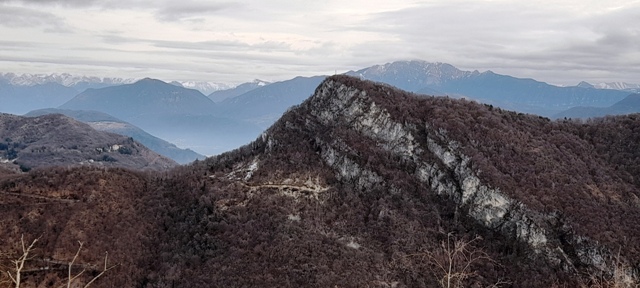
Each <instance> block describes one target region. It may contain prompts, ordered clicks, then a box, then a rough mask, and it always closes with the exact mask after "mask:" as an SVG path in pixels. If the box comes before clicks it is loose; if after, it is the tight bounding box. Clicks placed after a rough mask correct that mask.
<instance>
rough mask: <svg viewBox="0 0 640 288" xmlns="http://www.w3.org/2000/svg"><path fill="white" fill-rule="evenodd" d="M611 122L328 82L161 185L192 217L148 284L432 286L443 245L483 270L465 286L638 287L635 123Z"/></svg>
mask: <svg viewBox="0 0 640 288" xmlns="http://www.w3.org/2000/svg"><path fill="white" fill-rule="evenodd" d="M612 122H613V123H596V124H593V125H578V124H573V123H571V122H567V123H554V122H551V121H549V120H548V119H546V118H540V117H536V116H527V115H522V114H518V113H513V112H507V111H502V110H499V109H493V108H491V107H490V106H484V105H479V104H476V103H473V102H468V101H464V100H452V99H447V98H431V97H416V96H413V95H409V94H406V93H403V92H401V91H398V90H395V89H393V88H390V87H386V86H378V85H374V84H372V83H369V82H362V81H359V80H355V79H353V78H349V77H343V76H334V77H330V78H329V79H327V80H326V81H325V82H323V84H322V85H321V86H320V87H319V88H318V89H317V90H316V93H315V94H314V96H313V97H312V98H311V99H309V100H308V101H306V102H305V103H303V104H301V105H300V106H299V107H297V108H296V109H293V110H290V111H289V112H287V113H285V115H284V116H283V118H281V119H280V120H279V121H278V122H277V123H276V124H275V125H274V126H273V127H271V128H270V129H269V130H268V131H267V132H266V133H265V134H263V136H262V137H261V138H260V139H258V140H257V141H256V142H254V143H252V144H251V145H249V146H245V147H243V148H242V149H240V150H238V151H235V152H233V153H228V154H224V155H221V156H218V157H214V158H211V159H208V160H206V161H205V162H204V163H201V164H199V167H200V168H199V169H204V171H203V170H198V171H196V172H192V171H183V172H181V173H180V174H178V175H176V176H175V177H174V178H173V180H172V181H174V182H173V183H174V184H172V185H170V186H173V187H191V188H190V189H186V190H187V191H191V192H189V193H191V196H188V195H185V194H184V193H179V194H178V193H176V192H171V191H175V190H173V189H171V188H167V190H165V191H166V192H165V193H166V195H170V196H168V197H176V200H175V201H185V200H184V197H187V199H189V198H191V199H193V200H192V203H193V204H191V205H190V210H186V209H181V208H179V207H175V208H174V209H173V210H171V211H167V212H166V213H168V214H167V215H172V219H171V221H170V222H167V224H165V225H164V227H189V228H188V229H187V230H184V229H181V228H175V229H174V228H169V229H168V230H167V232H166V234H163V235H162V236H161V237H159V239H162V240H159V241H161V243H172V244H168V245H167V246H166V247H164V248H163V249H165V250H164V251H172V252H173V254H171V255H168V254H167V255H166V257H161V258H158V259H157V261H158V265H164V266H162V267H164V268H162V269H163V270H162V271H169V270H170V271H172V272H176V271H179V272H177V274H175V275H173V276H166V277H165V276H159V275H168V274H167V273H166V272H165V273H160V274H159V275H158V277H157V278H155V279H152V281H153V282H152V283H166V282H171V281H177V280H178V279H192V281H193V283H195V284H194V285H196V286H206V285H213V286H223V285H231V286H263V287H264V286H270V287H275V286H277V287H282V286H287V287H289V286H290V287H298V286H324V287H330V286H334V285H343V286H352V287H362V286H400V287H405V286H406V287H434V286H436V285H437V281H438V280H440V279H442V278H441V277H444V276H446V275H444V274H443V273H441V272H442V271H439V270H438V266H437V261H442V260H443V259H445V258H446V257H445V256H446V255H443V253H444V254H446V252H447V251H449V252H450V250H447V248H446V247H449V246H447V245H449V244H448V243H450V242H451V241H454V240H456V239H457V240H463V241H467V242H466V243H471V244H469V246H466V248H465V249H470V250H465V251H474V254H473V255H475V256H478V255H482V257H480V258H479V259H478V261H475V262H474V263H471V266H470V267H471V268H470V270H467V272H469V273H471V271H472V272H473V273H471V274H469V275H468V276H470V277H469V278H467V279H465V280H464V282H463V286H464V287H469V286H474V285H475V286H482V287H484V286H489V285H492V284H495V283H499V282H502V283H510V284H511V285H513V286H514V287H549V286H552V285H554V284H555V285H569V286H577V285H580V284H581V283H582V284H584V285H588V284H589V283H591V284H594V283H595V282H591V281H600V280H602V281H619V282H624V281H627V282H629V283H631V282H634V281H637V280H633V278H634V277H636V278H635V279H637V274H636V273H637V269H638V263H639V259H640V246H639V245H640V241H638V240H639V239H640V234H639V233H640V232H639V230H638V228H639V227H638V225H639V223H640V222H639V220H640V209H638V208H639V207H640V199H639V198H638V196H639V195H640V193H639V187H640V186H638V183H636V182H634V180H633V179H634V178H633V177H631V175H634V173H636V172H637V171H638V167H640V163H638V161H637V160H633V159H637V158H636V157H635V156H634V157H629V156H626V157H624V156H623V157H624V159H626V160H625V161H626V162H624V163H622V162H620V161H621V159H620V156H616V155H625V154H628V153H632V154H633V155H636V153H637V152H635V151H637V148H640V147H637V146H638V144H637V143H638V142H637V141H636V140H637V139H635V138H637V137H636V136H633V135H634V134H633V132H631V131H634V129H636V128H634V127H640V119H637V118H629V119H618V120H615V121H612ZM621 124H625V125H624V126H623V127H625V128H624V129H623V128H620V130H616V129H613V128H612V127H617V126H620V125H621ZM621 127H622V126H621ZM605 131H610V132H609V133H604V132H605ZM606 147H615V148H614V149H612V150H608V149H607V148H606ZM621 164H623V165H621ZM203 173H206V174H208V175H209V177H208V178H201V177H199V176H198V175H201V174H203ZM186 179H190V180H186ZM180 191H185V190H184V189H182V190H180ZM196 199H197V200H196ZM204 215H206V216H204ZM178 219H181V220H178ZM205 219H206V220H205ZM176 221H177V222H176ZM189 223H197V224H196V225H195V226H194V225H190V224H189ZM448 241H449V242H448ZM458 244H460V243H459V242H458ZM451 245H452V244H451ZM458 247H459V246H458ZM617 251H620V254H619V256H616V255H617V253H616V252H617ZM469 253H470V252H469ZM176 255H178V256H177V257H176ZM201 255H207V256H205V257H202V256H201ZM473 255H471V254H465V255H464V256H465V257H473ZM440 257H443V258H440ZM489 258H490V259H492V260H489ZM194 259H197V260H194ZM196 263H197V264H196ZM440 263H442V262H440ZM176 267H182V268H177V269H179V270H175V269H176ZM184 267H188V268H184ZM223 267H224V268H223ZM265 267H268V268H267V269H265ZM459 268H460V267H458V268H456V269H459ZM165 269H169V270H165ZM205 271H207V272H206V273H205ZM212 271H213V272H212ZM247 275H251V276H250V277H247ZM616 277H617V278H616ZM212 281H213V282H212ZM207 283H208V284H207ZM635 283H637V282H635Z"/></svg>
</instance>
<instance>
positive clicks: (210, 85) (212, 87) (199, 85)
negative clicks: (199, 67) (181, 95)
mask: <svg viewBox="0 0 640 288" xmlns="http://www.w3.org/2000/svg"><path fill="white" fill-rule="evenodd" d="M176 82H178V83H180V84H181V85H182V87H184V88H189V89H195V90H198V91H200V92H202V94H205V95H209V94H211V93H212V92H215V91H220V90H227V89H231V88H233V86H231V85H227V84H223V83H216V82H210V81H203V82H198V81H176Z"/></svg>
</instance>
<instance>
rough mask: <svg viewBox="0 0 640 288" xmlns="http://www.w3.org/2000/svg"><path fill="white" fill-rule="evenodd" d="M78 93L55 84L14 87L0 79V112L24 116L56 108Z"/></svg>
mask: <svg viewBox="0 0 640 288" xmlns="http://www.w3.org/2000/svg"><path fill="white" fill-rule="evenodd" d="M76 94H78V91H77V90H75V89H73V88H69V87H65V86H62V85H60V84H57V83H46V84H36V85H32V86H16V85H12V84H10V83H9V82H7V81H6V80H3V79H1V78H0V103H1V104H0V112H4V113H10V114H24V113H27V112H29V111H31V110H35V109H42V108H50V107H57V106H59V105H61V104H63V103H65V102H66V101H68V100H69V99H71V98H73V96H75V95H76Z"/></svg>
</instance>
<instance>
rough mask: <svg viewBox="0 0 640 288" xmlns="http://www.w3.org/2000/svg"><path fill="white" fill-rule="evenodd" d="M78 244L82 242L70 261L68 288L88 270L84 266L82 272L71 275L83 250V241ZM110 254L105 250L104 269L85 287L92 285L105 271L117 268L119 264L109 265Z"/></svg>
mask: <svg viewBox="0 0 640 288" xmlns="http://www.w3.org/2000/svg"><path fill="white" fill-rule="evenodd" d="M78 244H80V247H78V251H76V255H75V256H73V259H71V262H69V273H68V278H67V288H71V282H73V280H75V279H76V278H78V277H80V275H82V273H84V272H85V271H86V268H83V269H82V271H80V273H78V274H76V276H71V275H72V274H71V269H72V267H73V263H74V262H76V259H77V258H78V255H80V250H82V245H83V243H82V242H80V241H78ZM108 256H109V254H108V253H106V252H105V255H104V266H103V268H102V271H100V274H98V275H96V276H95V277H93V278H92V279H91V280H90V281H89V282H87V284H85V285H84V287H85V288H86V287H89V285H91V284H92V283H93V282H94V281H96V280H97V279H98V278H100V276H102V275H104V273H106V272H107V271H109V270H111V269H113V268H115V267H116V266H117V265H112V266H109V265H108V262H107V260H108Z"/></svg>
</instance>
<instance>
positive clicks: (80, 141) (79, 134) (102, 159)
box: [0, 114, 176, 170]
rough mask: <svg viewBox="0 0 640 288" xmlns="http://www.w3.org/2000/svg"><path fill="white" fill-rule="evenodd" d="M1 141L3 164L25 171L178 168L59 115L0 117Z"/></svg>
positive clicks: (136, 145)
mask: <svg viewBox="0 0 640 288" xmlns="http://www.w3.org/2000/svg"><path fill="white" fill-rule="evenodd" d="M0 139H1V140H0V148H1V149H0V152H1V154H0V156H1V159H2V161H3V162H5V163H15V164H16V165H19V166H20V167H21V169H22V170H28V169H31V168H42V167H50V166H65V167H67V166H77V165H89V166H104V167H124V168H132V169H153V170H166V169H168V168H171V167H174V166H175V165H176V163H175V162H173V161H172V160H170V159H167V158H165V157H163V156H160V155H158V154H157V153H155V152H153V151H150V150H149V149H147V148H146V147H144V146H142V145H141V144H139V143H137V142H134V141H133V139H131V138H128V137H123V136H120V135H116V134H111V133H106V132H100V131H96V130H94V129H93V128H91V127H90V126H89V125H87V124H84V123H81V122H78V121H76V120H73V119H72V118H69V117H66V116H63V115H59V114H55V115H45V116H40V117H35V118H31V117H22V116H15V115H10V114H0Z"/></svg>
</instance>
